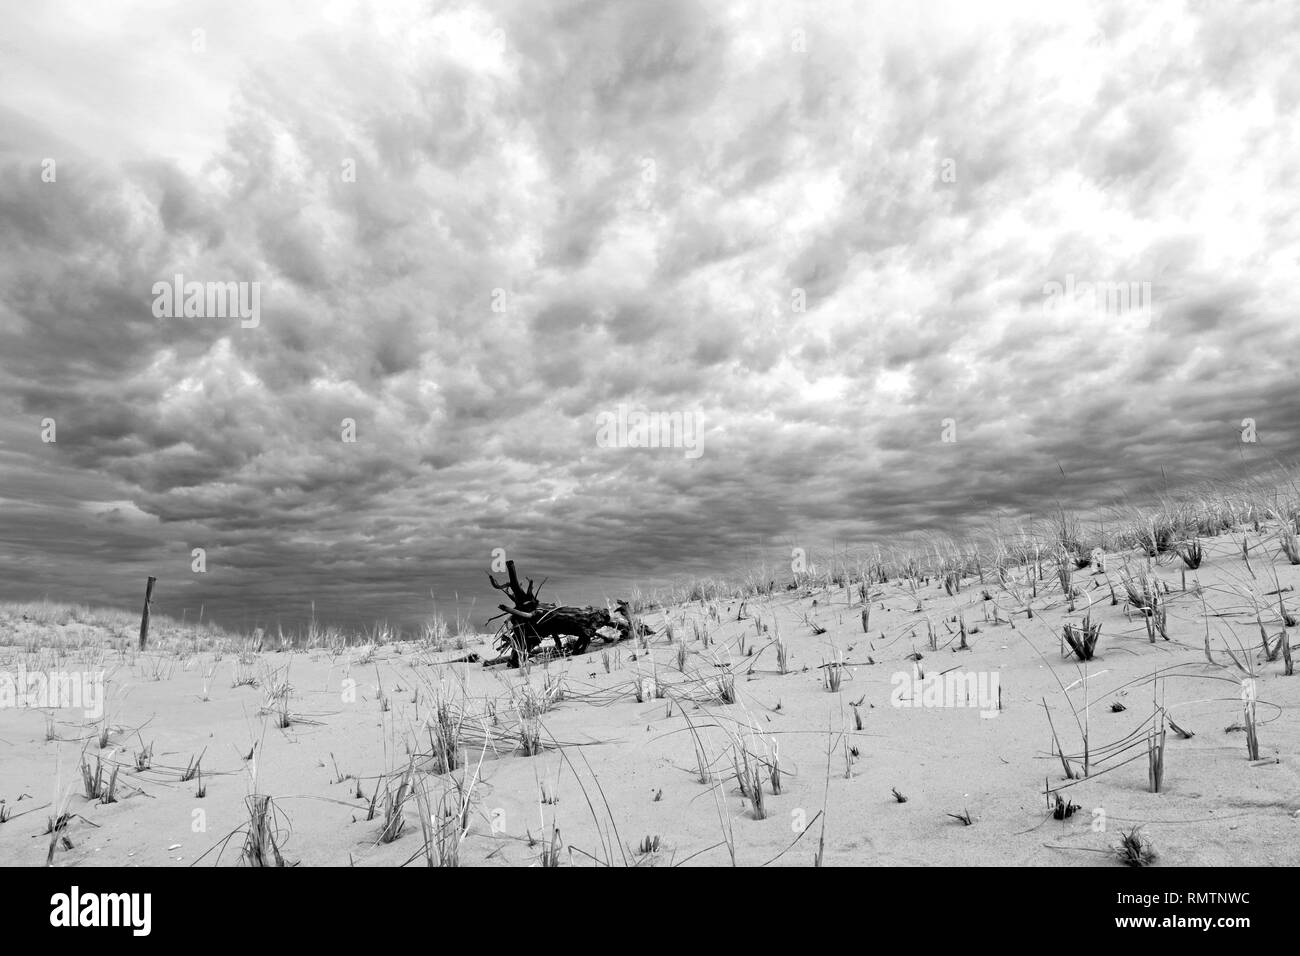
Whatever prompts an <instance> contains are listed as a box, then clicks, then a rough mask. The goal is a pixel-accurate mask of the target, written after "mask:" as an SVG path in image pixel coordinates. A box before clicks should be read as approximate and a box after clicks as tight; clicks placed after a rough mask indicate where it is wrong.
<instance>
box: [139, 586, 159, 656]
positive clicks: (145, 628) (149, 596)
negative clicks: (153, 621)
mask: <svg viewBox="0 0 1300 956" xmlns="http://www.w3.org/2000/svg"><path fill="white" fill-rule="evenodd" d="M157 580H158V579H157V578H155V577H150V578H149V583H148V584H147V585H145V589H144V613H143V614H141V615H140V650H144V645H145V642H146V641H148V640H149V604H150V603H151V602H152V601H153V583H154V582H155V581H157Z"/></svg>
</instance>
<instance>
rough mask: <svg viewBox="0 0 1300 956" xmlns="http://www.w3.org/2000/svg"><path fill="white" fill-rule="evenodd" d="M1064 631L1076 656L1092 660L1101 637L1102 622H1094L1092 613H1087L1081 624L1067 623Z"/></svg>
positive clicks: (1066, 640) (1067, 641)
mask: <svg viewBox="0 0 1300 956" xmlns="http://www.w3.org/2000/svg"><path fill="white" fill-rule="evenodd" d="M1063 631H1064V637H1065V642H1066V643H1067V644H1069V645H1070V649H1071V650H1073V651H1074V656H1075V657H1077V658H1078V659H1079V660H1081V661H1090V660H1092V656H1093V653H1094V652H1095V651H1096V649H1097V639H1098V638H1100V637H1101V624H1100V623H1097V624H1093V623H1092V617H1091V615H1087V614H1085V615H1084V618H1083V623H1082V624H1081V625H1079V626H1077V627H1076V626H1075V625H1073V624H1066V625H1065V627H1064V628H1063Z"/></svg>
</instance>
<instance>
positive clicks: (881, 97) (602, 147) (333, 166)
mask: <svg viewBox="0 0 1300 956" xmlns="http://www.w3.org/2000/svg"><path fill="white" fill-rule="evenodd" d="M1044 7H1047V8H1048V9H1043V8H1044ZM6 20H7V29H6V36H5V38H3V39H0V75H3V80H4V82H3V83H0V599H9V600H34V599H40V598H41V597H49V598H50V599H52V600H72V601H79V602H91V603H105V604H113V605H117V606H123V607H130V606H134V605H135V604H136V603H138V601H139V600H140V597H141V593H142V589H143V581H144V578H145V576H146V575H150V574H152V575H156V576H158V577H159V578H160V585H159V594H158V597H159V602H160V605H161V606H162V608H163V609H165V610H166V611H167V612H168V613H174V614H176V615H178V616H179V615H180V614H181V613H185V614H188V615H193V614H196V613H197V612H198V609H199V608H200V607H203V608H204V609H205V613H206V614H208V615H212V616H215V617H217V618H218V619H219V620H220V621H222V622H223V623H227V624H229V625H230V626H253V625H258V626H274V624H275V623H277V622H279V623H282V624H283V625H284V626H286V627H295V626H300V625H301V624H302V622H304V621H305V620H306V619H307V618H308V617H309V616H310V615H311V614H312V613H313V604H314V613H315V614H316V615H317V617H318V619H323V620H326V621H337V622H341V623H346V624H349V625H353V626H364V625H366V624H369V623H373V622H375V621H381V620H388V621H390V622H393V623H395V624H398V625H399V626H404V627H409V626H413V625H414V624H415V623H416V622H418V621H419V620H421V619H422V618H424V617H427V615H428V614H430V613H431V612H432V610H433V607H434V604H435V602H436V603H437V605H438V606H439V607H440V608H441V609H443V610H444V611H445V612H446V613H448V614H449V615H451V614H454V613H455V611H454V610H453V609H457V608H458V609H460V610H461V611H462V612H464V613H473V615H474V616H475V618H476V619H483V618H486V617H487V616H488V615H489V614H490V613H491V608H492V606H493V605H494V604H495V603H496V597H497V596H496V594H495V592H493V591H491V589H490V588H488V587H487V586H486V575H485V572H486V571H487V569H488V566H489V563H490V561H491V556H492V552H493V550H494V549H504V551H505V552H506V553H507V554H509V555H510V556H511V557H515V558H517V559H518V560H519V562H520V565H521V568H522V569H523V570H524V571H525V573H526V574H528V575H530V576H533V577H536V578H538V579H541V578H543V577H549V578H550V579H551V583H550V584H548V586H547V587H548V590H549V591H550V592H551V593H552V594H553V596H558V597H560V598H563V599H565V600H570V601H575V602H579V601H580V602H587V601H600V600H603V599H604V598H605V597H607V596H608V597H617V596H622V595H623V594H624V593H626V592H627V591H628V590H629V589H630V588H632V587H635V586H640V587H642V589H649V588H651V587H655V586H658V585H662V584H665V583H668V582H671V581H680V580H684V579H687V578H690V577H693V576H702V575H710V574H720V573H723V572H725V571H727V570H729V569H740V568H743V567H746V566H750V565H754V564H757V563H760V562H762V561H776V560H778V559H779V556H780V555H781V554H783V553H787V554H788V551H789V548H790V546H791V545H792V544H806V545H807V546H809V547H814V548H816V547H849V546H860V545H866V544H868V543H872V542H876V543H879V542H884V541H888V540H891V539H894V538H898V537H900V536H905V535H908V534H912V533H917V532H933V531H944V532H950V533H961V532H963V531H966V530H971V529H974V528H976V527H979V526H980V525H981V524H986V523H988V522H989V521H994V520H1007V521H1015V520H1019V519H1023V518H1026V517H1029V516H1042V515H1045V514H1048V513H1050V512H1051V511H1052V510H1053V509H1055V508H1057V507H1059V506H1061V505H1062V504H1063V503H1064V504H1066V505H1068V506H1069V507H1072V508H1077V509H1078V510H1080V511H1081V512H1088V511H1098V509H1104V508H1105V506H1106V505H1108V504H1110V503H1112V502H1114V501H1117V500H1120V499H1122V498H1124V497H1125V496H1141V495H1144V494H1149V493H1159V492H1160V491H1161V490H1163V489H1164V488H1165V487H1169V485H1170V483H1171V482H1172V484H1173V486H1175V487H1183V486H1186V485H1190V484H1193V483H1195V482H1199V481H1205V480H1216V479H1222V480H1235V479H1237V478H1241V477H1243V476H1249V475H1252V474H1257V473H1259V472H1260V471H1261V470H1262V469H1266V468H1269V467H1272V466H1273V465H1275V464H1277V463H1279V462H1289V461H1294V460H1296V459H1297V457H1298V453H1300V414H1298V413H1300V398H1298V397H1297V389H1296V371H1295V361H1296V356H1297V354H1300V350H1298V349H1297V346H1298V345H1300V325H1297V323H1296V296H1295V293H1294V288H1295V281H1296V278H1297V275H1298V274H1300V268H1298V267H1300V215H1297V213H1298V211H1300V210H1298V209H1297V206H1300V189H1298V188H1297V187H1298V186H1300V183H1298V182H1297V164H1296V162H1295V159H1294V157H1295V146H1296V143H1297V141H1298V140H1300V119H1298V118H1297V117H1300V111H1298V110H1297V109H1296V107H1297V105H1298V104H1300V71H1297V70H1296V68H1295V67H1296V62H1295V54H1294V52H1293V51H1294V50H1295V49H1297V48H1300V42H1298V41H1300V8H1297V7H1295V6H1294V5H1293V4H1286V3H1269V2H1261V3H1251V4H1240V5H1219V4H1214V3H1201V2H1195V3H1183V2H1157V3H1153V4H1143V5H1141V7H1140V8H1138V9H1135V8H1133V6H1132V5H1126V4H1123V3H1090V4H1070V5H1045V4H1035V3H1027V2H1026V3H1020V2H1008V3H1000V4H955V3H936V2H923V3H919V4H906V5H899V4H884V3H878V4H850V3H843V4H837V3H807V4H777V3H761V2H760V3H757V4H746V5H743V6H737V7H723V6H715V5H708V4H694V3H686V2H672V0H669V2H660V3H638V2H626V3H590V2H583V3H555V4H545V5H522V4H506V3H501V4H493V3H482V4H480V3H463V4H459V3H458V4H437V3H433V4H430V3H384V4H370V3H352V2H336V3H329V4H325V5H323V6H321V5H310V4H298V3H291V2H284V3H271V4H262V3H251V2H247V3H241V2H235V3H221V4H217V3H196V4H187V5H185V6H184V7H182V8H178V9H171V8H158V7H156V6H154V5H149V4H143V3H140V4H131V3H128V4H120V5H119V4H115V5H113V7H112V11H111V12H110V11H109V10H108V9H107V8H102V7H100V6H97V5H94V4H68V5H35V6H29V7H22V8H17V9H15V10H14V11H11V12H10V14H9V15H8V16H7V18H6ZM1247 421H1249V422H1250V423H1251V424H1250V425H1249V426H1247V425H1246V422H1247ZM1247 431H1249V432H1250V435H1249V438H1250V439H1251V440H1243V435H1244V434H1245V432H1247ZM195 549H201V557H202V561H201V562H200V563H201V566H202V569H203V570H197V568H198V567H199V564H198V563H196V562H199V559H198V558H196V557H195Z"/></svg>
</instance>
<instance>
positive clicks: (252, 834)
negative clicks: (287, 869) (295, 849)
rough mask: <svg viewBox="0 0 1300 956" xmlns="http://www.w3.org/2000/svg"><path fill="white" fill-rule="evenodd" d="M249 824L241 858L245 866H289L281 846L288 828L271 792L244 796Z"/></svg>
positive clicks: (241, 850)
mask: <svg viewBox="0 0 1300 956" xmlns="http://www.w3.org/2000/svg"><path fill="white" fill-rule="evenodd" d="M244 805H245V806H246V807H247V808H248V825H247V827H246V828H245V829H244V845H243V847H242V848H241V849H240V852H239V859H240V862H241V863H243V865H244V866H255V867H262V866H287V865H288V864H287V863H286V862H285V859H284V855H283V854H282V853H281V852H280V847H281V845H282V844H283V843H284V841H285V837H286V836H287V830H286V829H284V828H282V827H281V824H280V817H279V811H278V810H277V809H276V806H275V802H274V801H273V800H272V799H271V797H270V795H269V794H265V793H250V794H249V795H248V796H247V797H245V798H244Z"/></svg>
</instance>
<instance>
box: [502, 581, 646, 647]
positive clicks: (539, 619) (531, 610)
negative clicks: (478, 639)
mask: <svg viewBox="0 0 1300 956" xmlns="http://www.w3.org/2000/svg"><path fill="white" fill-rule="evenodd" d="M506 574H507V575H508V579H507V581H506V583H504V584H501V583H499V582H498V581H497V580H496V578H494V577H492V575H491V574H489V575H488V580H489V581H491V582H492V586H493V587H494V588H496V589H497V590H498V591H501V592H502V593H504V594H505V595H506V596H507V597H508V598H510V602H511V603H510V604H509V605H507V604H498V605H497V607H499V608H500V609H501V612H502V613H501V614H498V615H496V616H495V617H493V618H492V620H496V619H497V618H498V617H504V618H505V620H504V621H503V622H502V624H501V629H500V630H499V631H498V632H497V640H496V646H497V652H498V653H499V654H500V655H501V656H500V657H497V658H494V659H492V660H488V661H484V662H483V666H485V667H490V666H491V665H493V664H502V663H509V665H510V666H511V667H518V666H519V663H520V661H521V660H522V659H525V658H527V657H529V656H531V655H532V654H533V653H534V652H535V651H536V650H537V649H538V648H539V647H540V646H541V644H542V642H543V641H544V640H546V639H547V638H550V639H551V640H553V641H554V642H555V650H556V652H557V653H559V654H581V653H582V652H583V651H585V650H586V649H587V647H588V646H589V645H590V644H591V642H592V641H593V640H595V639H596V638H597V637H599V638H600V639H601V640H602V641H604V642H606V643H613V642H614V641H621V640H626V639H627V638H629V637H631V636H632V633H633V624H632V613H631V609H630V608H629V607H628V604H627V602H626V601H619V602H618V611H617V612H615V613H613V614H611V613H610V612H609V610H608V609H606V608H602V607H591V606H587V607H569V606H566V605H559V604H547V603H544V602H543V601H542V600H541V599H540V598H539V597H538V595H539V594H540V592H541V590H542V586H541V585H538V586H537V587H535V588H534V586H533V580H532V578H529V579H528V586H527V587H524V586H523V585H522V584H520V583H519V575H518V574H517V572H516V571H515V563H514V562H513V561H507V562H506ZM545 583H546V582H545V581H543V582H542V584H545ZM512 605H513V606H512ZM636 628H637V633H639V634H651V633H653V632H652V631H651V630H650V628H648V627H646V626H645V625H644V624H639V623H638V624H637V625H636ZM565 638H569V639H570V640H569V642H568V643H567V644H566V643H565Z"/></svg>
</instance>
